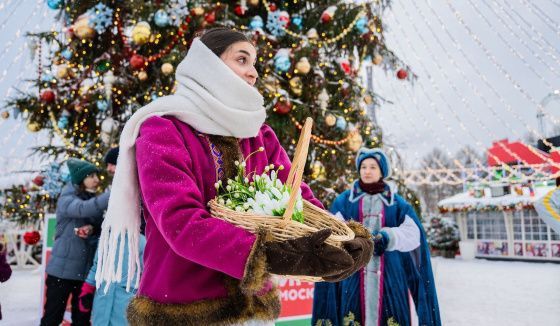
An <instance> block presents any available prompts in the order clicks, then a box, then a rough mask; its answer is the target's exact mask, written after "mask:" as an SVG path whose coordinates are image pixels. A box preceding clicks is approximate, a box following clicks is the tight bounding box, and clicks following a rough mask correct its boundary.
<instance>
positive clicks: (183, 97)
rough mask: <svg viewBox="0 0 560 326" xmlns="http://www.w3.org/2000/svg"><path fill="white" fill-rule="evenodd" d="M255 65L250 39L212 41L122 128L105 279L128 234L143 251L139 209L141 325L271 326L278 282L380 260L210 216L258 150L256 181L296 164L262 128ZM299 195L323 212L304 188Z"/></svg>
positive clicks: (133, 312)
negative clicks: (222, 186)
mask: <svg viewBox="0 0 560 326" xmlns="http://www.w3.org/2000/svg"><path fill="white" fill-rule="evenodd" d="M255 62H256V50H255V48H254V47H253V45H252V44H251V43H250V42H249V41H248V39H247V38H246V37H245V36H244V35H243V34H241V33H239V32H235V31H232V30H229V29H225V28H219V29H212V30H210V31H208V32H206V33H205V34H204V35H203V36H202V37H201V38H200V39H195V40H194V41H193V43H192V46H191V48H190V50H189V52H188V54H187V56H186V58H185V59H184V60H183V61H182V62H181V63H180V64H179V66H178V67H177V71H176V80H177V83H178V84H177V90H176V92H175V94H174V95H172V96H167V97H164V98H161V99H158V100H156V101H154V102H152V103H150V104H149V105H147V106H146V107H144V108H142V109H141V110H139V111H138V112H137V113H135V114H134V116H133V117H132V118H131V119H130V120H129V122H128V123H127V125H126V126H125V128H124V130H123V133H122V135H121V139H120V154H119V161H118V164H117V170H116V173H115V179H114V181H113V190H112V194H111V198H110V201H109V209H108V212H107V217H106V220H105V223H104V225H103V234H102V236H101V242H100V249H99V250H100V252H99V257H100V263H99V264H100V265H101V268H99V266H98V274H97V276H96V279H97V282H98V284H99V282H100V281H103V280H105V281H116V280H118V279H117V277H118V275H120V273H118V272H117V273H115V266H117V269H118V268H119V266H120V268H122V262H121V261H120V260H122V258H119V257H116V256H115V254H114V252H115V251H114V250H113V249H112V247H114V246H115V245H116V243H117V240H116V239H118V238H119V237H122V236H123V235H124V234H128V237H127V238H126V239H127V241H130V242H135V241H137V239H138V238H137V230H138V227H139V221H140V220H139V216H140V209H141V207H142V212H143V214H144V217H145V219H146V240H147V242H146V248H145V252H144V270H143V272H142V276H141V278H138V279H140V284H139V289H138V294H137V297H136V298H134V299H133V300H132V302H131V304H130V306H129V308H128V320H129V322H130V323H131V324H132V325H248V324H247V323H249V324H250V325H269V324H271V325H272V324H273V321H274V319H276V318H277V317H278V313H279V310H280V303H279V296H278V293H277V291H276V290H275V288H274V286H273V285H272V284H271V282H270V279H269V277H270V274H269V273H274V274H291V275H310V276H323V277H329V278H331V279H333V280H336V279H339V278H340V277H343V276H345V275H347V274H348V272H349V271H355V270H357V269H359V268H360V267H361V266H363V264H364V263H365V262H366V261H367V260H369V257H370V256H371V251H372V242H371V240H370V239H369V238H368V237H367V232H365V237H363V238H361V237H357V238H356V239H354V240H352V241H350V242H348V244H347V247H348V248H352V250H346V249H340V248H335V247H333V246H330V245H327V244H325V243H324V241H325V239H326V238H327V237H328V236H329V234H330V230H328V229H325V230H321V231H318V232H316V233H314V234H312V235H309V236H306V237H301V238H296V239H292V240H288V241H284V242H271V241H270V234H269V233H268V231H267V230H261V232H259V233H258V234H252V233H250V232H248V231H245V230H243V229H241V228H239V227H237V226H235V225H233V224H231V223H228V222H226V221H223V220H220V219H217V218H214V217H212V216H211V215H210V213H209V212H208V210H207V203H208V201H209V200H211V199H212V198H214V197H215V196H216V188H215V187H214V184H215V183H216V182H217V181H218V180H223V181H225V180H227V179H228V178H230V177H233V176H234V175H235V173H236V168H235V165H234V162H235V161H236V160H241V159H242V158H243V157H247V156H248V154H249V153H252V152H255V151H257V150H258V149H259V148H261V147H262V148H264V151H263V152H259V153H256V154H255V155H252V156H251V157H250V158H249V159H248V161H247V171H256V173H258V174H261V173H263V171H264V169H265V167H266V166H267V165H269V164H274V165H276V166H278V165H284V166H285V167H286V169H284V170H283V171H281V172H280V175H279V177H280V179H281V180H282V181H285V180H286V178H287V173H288V170H289V168H290V161H289V158H288V156H287V155H286V152H285V151H284V149H283V148H282V147H281V146H280V144H279V142H278V139H277V138H276V135H275V134H274V132H273V131H272V129H271V128H270V127H268V126H267V125H264V124H263V123H264V120H265V117H266V113H265V108H264V106H263V103H264V102H263V98H262V96H261V95H260V94H259V92H258V91H257V90H256V89H255V88H254V84H255V82H256V80H257V77H258V76H257V71H256V69H255V67H254V64H255ZM301 190H302V195H303V197H304V198H306V199H307V200H309V201H311V202H312V203H313V204H315V205H317V206H319V207H322V205H321V203H320V202H319V201H318V200H317V199H315V198H314V197H313V194H312V192H311V190H310V189H309V187H308V186H307V185H305V184H304V185H302V187H301ZM138 198H141V206H140V203H139V202H138ZM357 232H358V233H359V230H357ZM128 247H129V248H137V247H138V246H137V245H134V243H129V246H128ZM137 255H138V254H137V253H135V252H132V251H131V253H130V261H129V264H128V266H129V275H133V274H134V273H137V274H138V273H139V269H137V268H136V266H137V262H138V259H137V258H135V256H136V257H137ZM366 256H367V257H366ZM129 279H132V278H129Z"/></svg>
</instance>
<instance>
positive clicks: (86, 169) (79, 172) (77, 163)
mask: <svg viewBox="0 0 560 326" xmlns="http://www.w3.org/2000/svg"><path fill="white" fill-rule="evenodd" d="M66 165H68V170H69V171H70V178H71V179H72V183H73V184H75V185H79V184H80V183H81V182H82V181H84V179H85V178H86V177H87V176H88V175H90V174H92V173H97V172H99V170H98V169H97V168H96V167H95V165H93V164H91V163H90V162H87V161H84V160H78V159H75V158H72V159H69V160H68V161H67V162H66Z"/></svg>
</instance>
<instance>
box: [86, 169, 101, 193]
mask: <svg viewBox="0 0 560 326" xmlns="http://www.w3.org/2000/svg"><path fill="white" fill-rule="evenodd" d="M97 186H99V177H98V176H97V173H92V174H89V175H88V176H87V177H86V178H85V179H84V187H86V189H89V190H95V189H97Z"/></svg>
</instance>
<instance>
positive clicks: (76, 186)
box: [41, 159, 110, 325]
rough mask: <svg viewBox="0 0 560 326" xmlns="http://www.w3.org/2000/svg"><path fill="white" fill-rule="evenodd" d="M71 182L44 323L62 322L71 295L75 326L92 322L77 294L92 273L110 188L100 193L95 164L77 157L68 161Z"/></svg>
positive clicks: (61, 209) (60, 215)
mask: <svg viewBox="0 0 560 326" xmlns="http://www.w3.org/2000/svg"><path fill="white" fill-rule="evenodd" d="M67 165H68V169H69V171H70V177H71V181H72V182H71V183H69V184H67V185H66V186H65V187H64V188H63V189H62V193H61V195H60V197H59V199H58V202H57V207H56V234H55V241H54V247H53V250H52V256H51V259H50V261H49V263H48V265H47V268H46V273H47V280H46V285H47V294H46V301H45V307H44V314H43V318H42V319H41V325H59V324H60V323H61V322H62V319H63V317H64V311H65V309H66V303H67V301H68V297H69V296H70V294H72V325H89V320H90V315H91V313H89V312H86V313H84V312H81V311H80V309H79V304H78V297H79V295H80V290H81V288H82V284H83V282H84V280H85V278H86V276H87V274H88V272H89V269H90V267H91V265H92V262H93V257H94V255H95V251H96V249H97V243H98V240H99V236H98V234H99V228H100V227H101V223H102V220H103V213H104V211H105V209H106V208H107V204H108V202H109V195H110V193H109V191H106V192H104V193H102V194H97V192H96V191H97V188H98V186H99V178H98V176H97V173H98V169H97V168H96V167H95V165H93V164H91V163H89V162H86V161H83V160H77V159H70V160H69V161H68V162H67Z"/></svg>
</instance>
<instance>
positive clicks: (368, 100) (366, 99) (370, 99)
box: [364, 95, 373, 105]
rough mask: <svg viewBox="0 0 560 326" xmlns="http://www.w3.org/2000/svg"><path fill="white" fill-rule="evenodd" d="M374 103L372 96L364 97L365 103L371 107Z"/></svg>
mask: <svg viewBox="0 0 560 326" xmlns="http://www.w3.org/2000/svg"><path fill="white" fill-rule="evenodd" d="M372 102H373V98H372V97H371V95H366V96H364V103H366V104H367V105H370V104H371V103H372Z"/></svg>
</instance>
